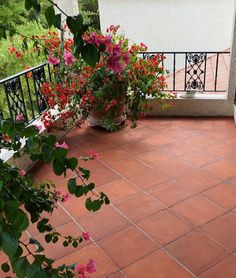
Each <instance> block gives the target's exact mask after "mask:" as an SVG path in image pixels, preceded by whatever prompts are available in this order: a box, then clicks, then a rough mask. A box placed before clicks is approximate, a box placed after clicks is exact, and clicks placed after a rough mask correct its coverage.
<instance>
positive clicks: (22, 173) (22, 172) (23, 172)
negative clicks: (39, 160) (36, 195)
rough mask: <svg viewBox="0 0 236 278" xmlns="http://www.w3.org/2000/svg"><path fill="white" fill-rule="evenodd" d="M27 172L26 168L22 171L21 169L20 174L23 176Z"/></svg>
mask: <svg viewBox="0 0 236 278" xmlns="http://www.w3.org/2000/svg"><path fill="white" fill-rule="evenodd" d="M26 173H27V172H26V171H25V170H20V171H19V175H20V176H21V177H23V176H25V175H26Z"/></svg>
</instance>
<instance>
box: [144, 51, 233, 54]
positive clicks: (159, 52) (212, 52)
mask: <svg viewBox="0 0 236 278" xmlns="http://www.w3.org/2000/svg"><path fill="white" fill-rule="evenodd" d="M155 53H156V54H163V53H165V54H186V53H200V54H201V53H207V54H222V53H225V54H230V51H140V52H139V54H155Z"/></svg>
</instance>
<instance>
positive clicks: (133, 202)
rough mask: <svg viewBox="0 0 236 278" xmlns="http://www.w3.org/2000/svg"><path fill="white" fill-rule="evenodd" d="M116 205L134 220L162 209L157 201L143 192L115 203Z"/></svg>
mask: <svg viewBox="0 0 236 278" xmlns="http://www.w3.org/2000/svg"><path fill="white" fill-rule="evenodd" d="M116 207H117V208H118V209H119V210H120V211H121V212H122V213H124V214H125V215H126V216H127V217H128V218H129V219H131V220H132V221H134V222H137V221H139V220H141V219H143V218H145V217H148V216H150V215H152V214H154V213H156V212H158V211H160V210H162V209H163V206H162V205H161V204H160V203H159V202H158V201H156V200H154V199H152V198H150V197H149V196H148V195H146V194H143V193H142V194H138V195H136V196H134V197H132V198H130V199H128V200H126V201H123V202H120V203H118V204H116Z"/></svg>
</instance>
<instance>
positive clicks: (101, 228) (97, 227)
mask: <svg viewBox="0 0 236 278" xmlns="http://www.w3.org/2000/svg"><path fill="white" fill-rule="evenodd" d="M78 223H79V224H80V225H81V226H82V227H83V228H84V229H85V230H86V231H88V232H89V233H90V235H91V237H92V238H93V239H94V240H99V239H102V238H104V237H106V236H108V235H110V234H112V233H115V232H117V231H120V230H122V229H124V228H125V227H127V226H129V225H130V222H128V220H126V218H124V217H123V216H122V215H120V214H119V213H118V212H117V211H116V210H115V209H114V208H112V207H111V206H109V207H106V208H102V209H100V210H99V211H97V212H95V213H90V214H89V215H87V216H84V217H81V218H80V220H79V221H78Z"/></svg>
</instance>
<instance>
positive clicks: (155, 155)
mask: <svg viewBox="0 0 236 278" xmlns="http://www.w3.org/2000/svg"><path fill="white" fill-rule="evenodd" d="M135 157H136V158H137V159H139V160H141V161H143V162H145V163H147V164H149V165H151V166H158V165H160V164H162V163H163V162H165V161H167V160H169V159H170V158H171V156H170V155H169V154H166V153H164V152H163V151H161V150H160V149H158V148H153V149H151V150H148V151H145V152H144V151H143V150H140V152H139V153H137V154H135Z"/></svg>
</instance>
